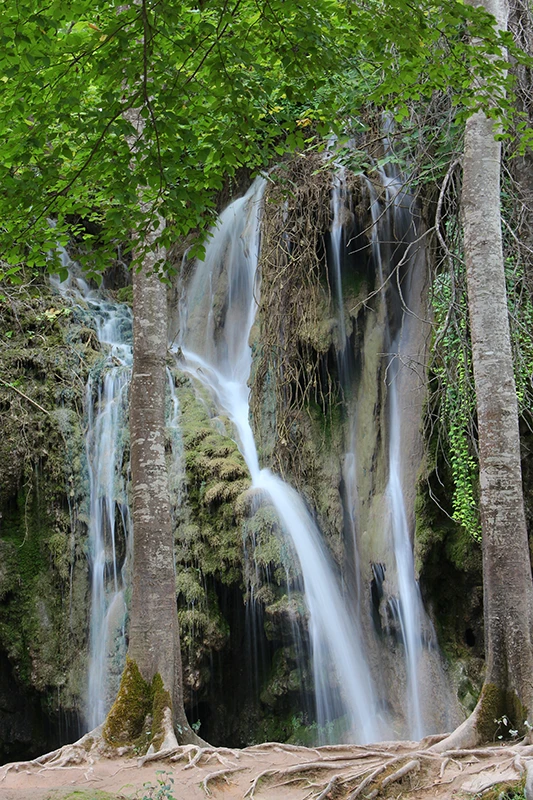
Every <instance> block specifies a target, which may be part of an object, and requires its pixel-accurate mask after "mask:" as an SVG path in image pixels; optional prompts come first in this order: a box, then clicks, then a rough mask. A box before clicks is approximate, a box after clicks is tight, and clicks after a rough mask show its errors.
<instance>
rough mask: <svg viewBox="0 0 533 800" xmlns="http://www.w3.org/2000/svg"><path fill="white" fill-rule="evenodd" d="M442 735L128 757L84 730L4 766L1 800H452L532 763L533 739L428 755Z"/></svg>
mask: <svg viewBox="0 0 533 800" xmlns="http://www.w3.org/2000/svg"><path fill="white" fill-rule="evenodd" d="M439 738H442V737H428V739H425V740H422V741H421V742H385V743H384V742H381V743H379V744H377V745H366V746H357V745H336V746H332V747H317V748H314V749H313V748H306V747H297V746H292V745H283V744H276V743H267V744H262V745H256V746H254V747H247V748H245V749H243V750H230V749H227V748H211V747H206V748H198V747H195V746H182V747H179V748H175V749H173V750H170V751H167V752H166V753H158V754H154V755H153V756H145V757H143V758H135V757H131V756H127V755H122V756H120V757H117V756H116V754H114V755H113V756H112V757H109V753H108V752H107V751H106V750H105V748H104V747H103V746H102V744H101V742H99V740H93V739H90V738H87V737H84V738H83V739H81V740H80V742H77V743H75V744H73V745H66V746H65V747H63V748H61V749H60V750H57V751H55V752H54V753H50V754H47V755H45V756H42V757H41V758H39V759H35V760H34V761H30V762H20V763H15V764H6V765H4V766H3V767H1V768H0V800H66V798H68V799H69V800H111V798H113V800H117V799H118V798H120V800H122V799H123V798H128V799H130V798H138V799H139V800H140V799H141V798H150V800H170V798H175V800H205V798H206V797H209V796H212V797H213V800H217V799H218V800H254V798H255V799H256V800H356V798H358V797H360V798H370V799H372V800H373V798H395V799H396V800H399V798H405V800H429V799H430V798H431V800H434V799H435V798H437V799H439V798H440V800H443V798H455V800H459V798H467V797H470V798H472V797H475V796H476V795H477V794H480V793H481V792H483V791H485V790H487V789H488V788H490V787H493V786H495V785H496V784H498V785H499V784H505V783H517V782H518V781H520V780H521V778H522V776H523V774H524V773H525V770H526V767H527V763H528V761H529V760H531V761H533V746H532V745H526V744H519V743H513V744H510V743H507V744H499V745H493V746H490V747H483V748H477V749H475V750H451V751H448V752H444V753H435V752H432V751H431V749H430V748H431V745H432V744H433V743H435V741H437V740H438V739H439ZM171 779H172V782H171ZM165 785H167V786H171V791H170V790H166V789H164V788H163V787H164V786H165ZM157 791H159V792H160V794H159V795H158V794H157Z"/></svg>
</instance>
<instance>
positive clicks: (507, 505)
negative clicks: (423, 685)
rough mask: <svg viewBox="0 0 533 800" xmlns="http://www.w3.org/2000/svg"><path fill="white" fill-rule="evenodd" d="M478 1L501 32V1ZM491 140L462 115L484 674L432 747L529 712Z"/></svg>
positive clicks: (531, 658) (511, 385) (509, 369)
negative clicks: (469, 708)
mask: <svg viewBox="0 0 533 800" xmlns="http://www.w3.org/2000/svg"><path fill="white" fill-rule="evenodd" d="M479 5H483V6H484V7H485V9H486V10H487V11H489V12H490V13H491V14H493V15H494V16H495V17H496V20H497V23H498V26H499V27H500V28H506V26H507V18H508V7H507V3H506V2H505V0H483V2H482V3H479ZM494 134H495V130H494V123H493V121H492V120H490V119H488V118H487V116H486V115H485V114H484V113H482V112H477V113H476V114H474V115H473V116H471V117H470V118H469V119H468V121H467V123H466V129H465V139H464V161H463V191H462V214H463V229H464V255H465V262H466V277H467V293H468V308H469V318H470V333H471V339H472V362H473V368H474V382H475V389H476V402H477V417H478V436H479V474H480V504H481V525H482V534H483V541H482V551H483V587H484V589H483V599H484V617H485V652H486V676H485V682H484V685H483V689H482V692H481V696H480V699H479V701H478V704H477V706H476V708H475V709H474V711H473V713H472V715H471V717H470V718H469V719H468V720H466V722H465V723H463V725H462V726H460V727H459V728H458V729H457V731H455V732H454V734H452V736H451V737H450V738H448V739H447V740H445V742H444V743H442V745H439V747H438V748H436V749H442V748H443V747H444V746H445V747H449V746H457V745H459V746H468V745H472V744H475V743H477V742H479V741H482V740H492V739H493V738H494V733H495V729H496V727H497V725H496V724H495V722H494V720H496V719H499V718H500V717H502V716H503V715H505V716H507V717H508V719H509V720H510V722H511V724H512V726H513V727H514V728H516V729H518V730H523V729H524V721H525V720H526V719H527V715H528V713H531V712H533V650H532V638H531V630H532V621H533V614H532V609H533V583H532V578H531V565H530V558H529V547H528V539H527V529H526V520H525V513H524V498H523V492H522V472H521V463H520V438H519V429H518V403H517V397H516V388H515V381H514V372H513V362H512V355H511V339H510V332H509V318H508V310H507V292H506V285H505V271H504V260H503V250H502V234H501V214H500V169H501V145H500V143H499V142H497V141H496V140H495V138H494Z"/></svg>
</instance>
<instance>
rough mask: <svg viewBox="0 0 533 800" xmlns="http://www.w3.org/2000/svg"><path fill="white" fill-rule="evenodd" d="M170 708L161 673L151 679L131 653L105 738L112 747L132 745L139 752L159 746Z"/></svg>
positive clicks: (106, 723)
mask: <svg viewBox="0 0 533 800" xmlns="http://www.w3.org/2000/svg"><path fill="white" fill-rule="evenodd" d="M166 708H170V709H172V700H171V697H170V694H169V693H168V691H167V690H166V689H165V687H164V685H163V680H162V678H161V675H159V673H157V674H156V675H154V678H153V680H152V683H151V684H150V683H148V682H147V681H145V680H144V678H143V677H142V675H141V673H140V671H139V667H138V666H137V664H136V663H135V661H133V659H131V658H130V657H129V656H127V657H126V666H125V667H124V672H123V673H122V680H121V681H120V688H119V691H118V695H117V698H116V700H115V702H114V703H113V706H112V708H111V710H110V712H109V714H108V715H107V718H106V721H105V723H104V727H103V730H102V735H103V737H104V740H105V741H106V742H107V743H108V744H109V745H111V746H112V747H125V746H126V747H128V746H131V747H133V748H134V749H135V752H136V753H144V752H146V751H147V750H148V748H149V747H150V745H152V746H153V747H154V749H155V750H158V749H159V748H160V747H161V744H162V742H163V739H164V734H163V731H162V723H163V716H164V711H165V709H166Z"/></svg>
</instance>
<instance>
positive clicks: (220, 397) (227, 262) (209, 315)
mask: <svg viewBox="0 0 533 800" xmlns="http://www.w3.org/2000/svg"><path fill="white" fill-rule="evenodd" d="M264 187H265V181H264V180H263V179H258V180H256V182H255V183H254V184H253V185H252V187H251V188H250V190H249V191H248V193H247V194H246V195H245V196H244V197H243V198H240V199H239V200H236V201H235V202H234V203H232V204H231V205H230V206H229V207H228V208H227V209H226V210H225V211H224V212H223V214H222V215H221V217H220V220H219V224H218V227H217V228H215V230H214V231H213V232H212V237H211V239H210V241H209V244H208V246H207V249H206V256H205V260H204V261H203V262H202V263H199V264H197V266H196V271H195V274H194V275H193V277H192V279H191V280H190V282H189V285H188V287H187V289H186V292H185V294H184V295H183V298H182V302H181V326H182V327H181V340H180V350H181V354H182V356H183V363H182V368H183V369H184V370H185V371H187V372H188V373H189V374H191V375H192V376H194V377H195V378H196V379H197V380H199V381H200V382H201V383H202V384H203V385H204V386H205V387H207V388H208V389H209V390H210V392H211V393H212V395H213V397H214V399H215V402H216V403H217V405H218V408H219V410H220V411H221V412H223V413H224V414H226V415H227V416H228V417H229V418H230V420H231V421H232V423H233V425H234V426H235V430H236V432H237V436H238V439H239V443H240V446H241V450H242V453H243V455H244V458H245V460H246V463H247V465H248V469H249V471H250V475H251V478H252V484H253V487H254V488H255V489H256V490H261V492H262V494H263V495H264V496H265V499H266V498H268V499H269V500H270V502H271V503H272V505H273V506H274V508H275V510H276V512H277V514H278V517H279V519H280V522H281V525H282V528H283V530H284V532H285V534H286V535H287V536H289V537H290V540H291V541H292V544H293V547H294V549H295V551H296V553H297V556H298V559H299V562H300V566H301V570H302V575H303V582H304V589H305V598H306V604H307V608H308V612H309V631H310V636H311V642H312V655H313V674H314V681H315V694H316V705H317V716H318V722H319V724H320V725H322V726H324V725H326V724H327V723H329V722H331V721H332V720H333V719H334V718H335V717H338V716H340V715H344V716H345V717H346V718H347V727H348V729H349V735H350V736H351V737H353V738H356V739H357V740H359V741H363V742H365V741H371V740H375V739H377V738H380V736H381V735H382V734H383V732H384V731H383V726H382V725H381V724H380V722H379V715H378V707H377V702H376V698H375V694H374V687H373V685H372V680H371V677H370V671H369V668H368V665H367V664H366V662H365V660H364V657H363V656H362V649H363V647H362V638H361V632H360V631H359V629H358V626H357V624H356V623H355V622H354V620H353V619H352V618H351V617H350V615H349V614H348V612H347V610H346V604H345V602H344V600H343V598H342V595H341V592H340V589H339V587H338V583H337V578H336V575H335V570H334V568H333V565H332V563H331V560H330V558H329V556H328V554H327V552H326V549H325V547H324V545H323V543H322V539H321V535H320V532H319V531H318V529H317V527H316V525H315V523H314V521H313V519H312V518H311V515H310V514H309V512H308V510H307V508H306V506H305V504H304V503H303V501H302V500H301V498H300V497H299V496H298V494H297V493H296V492H295V491H294V490H293V489H291V488H290V487H289V486H288V485H287V484H286V483H284V482H283V481H281V480H280V479H279V478H278V477H276V476H275V475H273V474H272V473H271V472H270V471H269V470H266V469H263V470H261V469H260V467H259V459H258V455H257V450H256V447H255V442H254V438H253V434H252V430H251V426H250V422H249V405H248V395H249V389H248V385H247V381H248V378H249V375H250V368H251V350H250V347H249V343H248V342H249V336H250V331H251V328H252V325H253V322H254V318H255V313H256V308H257V294H258V291H259V286H258V278H257V275H256V268H257V260H258V254H259V227H260V225H259V223H260V205H261V198H262V194H263V191H264ZM221 319H222V321H220V320H221ZM205 321H207V324H205ZM332 671H333V674H335V675H336V679H337V681H338V684H339V686H340V691H339V688H338V687H337V688H336V687H335V686H332V683H334V681H332Z"/></svg>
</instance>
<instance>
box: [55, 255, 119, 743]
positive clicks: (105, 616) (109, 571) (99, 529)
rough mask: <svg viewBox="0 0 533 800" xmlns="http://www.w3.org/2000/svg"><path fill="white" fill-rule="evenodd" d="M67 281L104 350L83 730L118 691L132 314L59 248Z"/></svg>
mask: <svg viewBox="0 0 533 800" xmlns="http://www.w3.org/2000/svg"><path fill="white" fill-rule="evenodd" d="M61 256H62V261H63V265H64V266H66V267H67V268H68V269H69V276H68V278H67V280H65V281H63V282H62V283H60V282H59V281H58V280H57V278H55V277H54V278H53V279H52V282H53V285H54V286H55V287H56V289H57V290H58V291H59V292H61V294H62V295H63V296H65V297H68V298H70V299H71V300H72V301H73V302H76V303H78V304H80V305H81V306H82V307H83V308H85V309H87V312H88V313H89V314H90V316H91V318H92V321H93V324H94V325H95V328H96V333H97V336H98V340H99V341H100V343H101V344H102V345H103V349H104V351H105V353H106V355H105V360H104V363H103V364H101V365H99V367H98V371H97V373H96V374H91V375H90V376H89V380H88V382H87V387H86V413H87V432H86V437H85V443H86V456H87V465H88V471H89V513H88V528H89V530H88V539H89V552H88V559H89V571H90V579H91V606H90V624H89V664H88V687H87V705H86V714H85V716H86V722H87V725H88V728H89V730H91V729H93V728H95V727H96V726H97V725H99V724H100V723H102V722H103V721H104V719H105V716H106V713H107V711H108V710H109V707H110V705H111V703H112V701H113V699H114V697H115V696H116V693H117V691H118V685H119V681H120V676H121V674H122V669H123V666H124V660H125V655H126V636H125V625H126V612H127V609H126V603H125V598H124V592H125V588H126V574H127V568H128V556H129V550H130V547H131V528H132V525H131V518H130V512H129V506H128V498H127V488H126V482H127V475H126V474H124V472H125V464H124V458H125V433H126V431H127V423H126V420H127V406H128V387H129V382H130V378H131V365H132V347H131V327H132V320H131V312H130V309H129V308H128V306H126V305H124V304H122V303H112V302H109V301H108V300H106V299H104V298H103V297H102V295H101V294H100V293H99V292H96V291H94V290H92V289H91V288H90V286H89V285H88V284H87V282H86V281H84V280H83V278H81V277H80V276H79V274H78V268H77V265H76V264H74V263H73V262H71V261H70V259H69V257H68V254H67V253H66V251H64V250H62V251H61Z"/></svg>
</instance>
